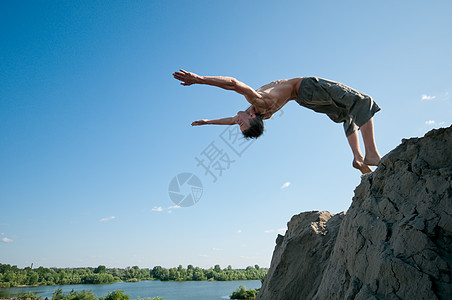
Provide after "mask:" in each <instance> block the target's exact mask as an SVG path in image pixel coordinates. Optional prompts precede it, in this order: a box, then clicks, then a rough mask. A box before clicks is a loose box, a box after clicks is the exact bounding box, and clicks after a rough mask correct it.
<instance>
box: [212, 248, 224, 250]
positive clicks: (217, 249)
mask: <svg viewBox="0 0 452 300" xmlns="http://www.w3.org/2000/svg"><path fill="white" fill-rule="evenodd" d="M212 250H213V251H223V249H221V248H212Z"/></svg>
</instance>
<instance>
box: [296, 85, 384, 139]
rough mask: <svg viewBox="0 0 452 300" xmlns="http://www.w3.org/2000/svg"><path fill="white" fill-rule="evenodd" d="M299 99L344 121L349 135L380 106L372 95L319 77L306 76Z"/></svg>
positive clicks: (338, 121)
mask: <svg viewBox="0 0 452 300" xmlns="http://www.w3.org/2000/svg"><path fill="white" fill-rule="evenodd" d="M296 101H297V102H298V104H300V105H301V106H304V107H307V108H310V109H312V110H314V111H316V112H318V113H324V114H326V115H328V117H329V118H330V119H331V120H333V121H334V122H336V123H344V130H345V134H346V135H347V136H349V135H350V134H352V133H353V132H355V131H356V130H358V129H359V128H360V127H361V126H362V125H364V124H365V123H366V122H367V121H369V120H370V118H372V117H373V116H374V114H375V113H376V112H377V111H379V110H380V107H379V106H378V104H377V103H375V101H374V100H373V99H372V97H370V96H369V95H366V94H363V93H361V92H359V91H357V90H354V89H352V88H350V87H348V86H346V85H344V84H342V83H339V82H335V81H331V80H327V79H322V78H318V77H303V79H302V80H301V84H300V88H299V90H298V97H297V100H296Z"/></svg>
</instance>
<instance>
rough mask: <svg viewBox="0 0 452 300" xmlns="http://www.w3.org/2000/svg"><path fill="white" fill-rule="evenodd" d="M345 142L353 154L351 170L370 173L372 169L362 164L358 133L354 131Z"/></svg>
mask: <svg viewBox="0 0 452 300" xmlns="http://www.w3.org/2000/svg"><path fill="white" fill-rule="evenodd" d="M366 124H367V123H366ZM347 140H348V143H349V144H350V147H351V148H352V152H353V168H355V169H358V170H360V171H361V173H363V174H366V173H370V172H372V169H371V168H369V166H368V165H366V164H365V163H364V157H363V154H362V153H361V149H360V147H359V137H358V132H357V131H354V132H353V133H352V134H350V135H349V136H348V137H347Z"/></svg>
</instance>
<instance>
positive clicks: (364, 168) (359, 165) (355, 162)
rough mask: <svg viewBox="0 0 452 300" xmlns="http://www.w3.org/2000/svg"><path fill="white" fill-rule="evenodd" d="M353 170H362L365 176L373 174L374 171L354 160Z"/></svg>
mask: <svg viewBox="0 0 452 300" xmlns="http://www.w3.org/2000/svg"><path fill="white" fill-rule="evenodd" d="M353 168H355V169H358V170H360V171H361V173H363V174H367V173H371V172H372V169H371V168H370V167H369V166H368V165H366V164H365V163H363V162H360V161H358V160H356V159H354V160H353Z"/></svg>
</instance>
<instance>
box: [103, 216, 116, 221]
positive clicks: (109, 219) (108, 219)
mask: <svg viewBox="0 0 452 300" xmlns="http://www.w3.org/2000/svg"><path fill="white" fill-rule="evenodd" d="M114 219H116V217H115V216H110V217H106V218H102V219H100V220H99V221H100V222H108V221H111V220H114Z"/></svg>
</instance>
